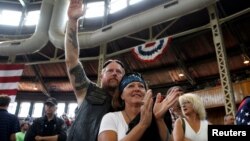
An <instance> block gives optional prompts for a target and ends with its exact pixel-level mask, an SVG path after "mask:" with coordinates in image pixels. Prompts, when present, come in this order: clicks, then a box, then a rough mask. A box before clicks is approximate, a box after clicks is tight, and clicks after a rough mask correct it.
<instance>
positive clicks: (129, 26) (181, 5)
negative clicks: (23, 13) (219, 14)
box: [0, 0, 216, 56]
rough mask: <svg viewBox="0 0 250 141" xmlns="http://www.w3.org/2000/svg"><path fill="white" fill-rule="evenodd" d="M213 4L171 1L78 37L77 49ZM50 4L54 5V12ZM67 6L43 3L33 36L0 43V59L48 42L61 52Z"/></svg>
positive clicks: (61, 1) (204, 0)
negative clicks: (167, 4) (170, 3)
mask: <svg viewBox="0 0 250 141" xmlns="http://www.w3.org/2000/svg"><path fill="white" fill-rule="evenodd" d="M215 1H216V0H174V3H173V5H170V6H169V7H167V8H164V6H165V5H166V4H165V5H160V6H158V7H155V8H152V9H150V10H147V11H145V12H142V13H140V14H137V15H134V16H131V17H128V18H126V19H123V20H120V21H118V22H115V23H113V24H111V25H108V26H106V27H103V28H101V29H98V30H96V31H94V32H82V33H79V35H78V36H79V44H80V48H93V47H96V46H98V45H100V44H102V43H105V42H109V41H112V40H115V39H118V38H121V37H123V36H126V35H128V34H131V33H135V32H136V31H140V30H143V29H145V28H148V27H150V26H151V25H155V24H158V23H160V22H163V21H167V20H170V19H173V18H177V17H180V16H183V15H185V14H188V13H191V12H194V11H196V10H199V9H202V8H205V7H206V6H208V5H210V4H212V3H214V2H215ZM53 3H55V4H54V8H53ZM68 4H69V1H68V0H55V1H54V0H43V2H42V6H41V14H40V21H39V23H38V25H37V27H36V30H35V33H34V34H33V35H32V36H31V37H30V38H28V39H23V40H13V41H5V42H0V55H2V56H12V55H22V54H31V53H34V52H37V51H39V50H40V49H41V48H42V47H44V46H45V45H46V44H47V42H48V40H50V41H51V42H52V43H53V44H54V45H55V47H57V48H60V49H64V37H65V27H66V20H67V8H68ZM52 10H53V12H52ZM51 15H52V17H51ZM48 31H49V33H48ZM48 35H49V36H48ZM48 38H49V39H48Z"/></svg>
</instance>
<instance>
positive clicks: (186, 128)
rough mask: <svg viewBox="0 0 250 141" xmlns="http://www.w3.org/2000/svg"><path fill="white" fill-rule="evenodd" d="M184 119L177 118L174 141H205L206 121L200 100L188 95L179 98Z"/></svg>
mask: <svg viewBox="0 0 250 141" xmlns="http://www.w3.org/2000/svg"><path fill="white" fill-rule="evenodd" d="M179 102H180V105H181V110H182V113H183V115H184V118H178V119H177V121H176V122H175V126H174V130H173V139H174V141H207V140H208V136H207V130H208V124H209V123H208V121H207V120H206V111H205V107H204V104H203V102H202V100H201V98H200V97H199V96H198V95H195V94H192V93H188V94H184V95H182V96H180V97H179Z"/></svg>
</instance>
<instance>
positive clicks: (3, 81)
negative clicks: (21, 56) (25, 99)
mask: <svg viewBox="0 0 250 141" xmlns="http://www.w3.org/2000/svg"><path fill="white" fill-rule="evenodd" d="M23 68H24V65H23V64H0V94H7V95H9V96H10V97H11V101H12V102H13V101H15V97H16V93H17V89H18V82H19V81H20V78H21V75H22V73H23Z"/></svg>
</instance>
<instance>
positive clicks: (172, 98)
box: [153, 91, 179, 119]
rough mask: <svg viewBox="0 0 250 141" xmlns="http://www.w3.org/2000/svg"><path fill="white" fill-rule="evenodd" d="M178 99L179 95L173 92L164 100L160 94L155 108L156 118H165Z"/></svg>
mask: <svg viewBox="0 0 250 141" xmlns="http://www.w3.org/2000/svg"><path fill="white" fill-rule="evenodd" d="M178 97H179V93H178V92H177V91H173V92H172V93H170V94H169V95H167V96H166V97H165V98H164V99H163V100H162V97H161V93H158V94H157V96H156V100H155V104H154V108H153V113H154V116H155V118H156V119H160V118H163V117H164V114H165V113H166V112H167V110H168V109H169V108H170V107H171V106H172V105H173V104H174V103H175V102H176V101H177V100H178Z"/></svg>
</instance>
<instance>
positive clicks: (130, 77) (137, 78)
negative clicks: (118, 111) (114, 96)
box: [119, 73, 146, 93]
mask: <svg viewBox="0 0 250 141" xmlns="http://www.w3.org/2000/svg"><path fill="white" fill-rule="evenodd" d="M132 82H141V83H142V84H143V85H144V87H145V89H146V83H145V81H144V79H143V78H142V76H141V75H140V74H139V73H128V74H125V75H124V76H123V78H122V80H121V82H120V85H119V92H120V93H122V92H123V89H124V88H125V87H126V86H127V85H128V84H129V83H132Z"/></svg>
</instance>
